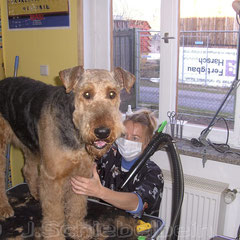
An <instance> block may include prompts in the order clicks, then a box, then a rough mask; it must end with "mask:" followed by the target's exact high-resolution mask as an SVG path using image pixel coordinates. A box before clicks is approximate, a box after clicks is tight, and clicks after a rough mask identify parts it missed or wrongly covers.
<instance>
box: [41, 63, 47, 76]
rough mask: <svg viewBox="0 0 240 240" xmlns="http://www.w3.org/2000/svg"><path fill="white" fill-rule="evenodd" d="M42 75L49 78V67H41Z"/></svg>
mask: <svg viewBox="0 0 240 240" xmlns="http://www.w3.org/2000/svg"><path fill="white" fill-rule="evenodd" d="M40 75H42V76H48V65H40Z"/></svg>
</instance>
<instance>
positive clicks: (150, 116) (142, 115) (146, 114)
mask: <svg viewBox="0 0 240 240" xmlns="http://www.w3.org/2000/svg"><path fill="white" fill-rule="evenodd" d="M127 121H132V122H134V123H140V124H142V125H143V126H145V127H146V134H147V136H146V140H147V141H150V139H151V138H152V136H153V133H154V130H155V129H156V127H157V118H156V117H155V116H154V112H152V111H150V110H148V109H141V110H138V111H135V112H134V113H133V114H131V115H128V116H126V119H125V120H124V123H126V122H127Z"/></svg>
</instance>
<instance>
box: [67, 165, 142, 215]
mask: <svg viewBox="0 0 240 240" xmlns="http://www.w3.org/2000/svg"><path fill="white" fill-rule="evenodd" d="M71 184H72V190H73V191H74V192H75V193H77V194H82V195H87V196H91V197H97V198H100V199H102V200H104V201H105V202H107V203H110V204H112V205H113V206H115V207H117V208H120V209H123V210H127V211H134V210H135V209H136V208H137V206H138V197H137V194H135V193H129V192H117V191H113V190H110V189H108V188H106V187H104V186H102V184H101V181H100V178H99V175H98V173H97V168H96V165H95V166H94V167H93V176H92V178H84V177H80V176H77V177H73V178H71Z"/></svg>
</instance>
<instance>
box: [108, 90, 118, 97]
mask: <svg viewBox="0 0 240 240" xmlns="http://www.w3.org/2000/svg"><path fill="white" fill-rule="evenodd" d="M116 95H117V94H116V93H115V92H114V91H111V92H109V98H110V99H114V98H115V97H116Z"/></svg>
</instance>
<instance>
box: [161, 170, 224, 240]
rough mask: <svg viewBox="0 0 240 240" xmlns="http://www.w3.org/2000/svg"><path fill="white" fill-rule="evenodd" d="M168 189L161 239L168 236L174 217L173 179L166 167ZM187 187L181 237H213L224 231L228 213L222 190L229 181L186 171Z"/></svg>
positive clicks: (206, 239) (202, 239)
mask: <svg viewBox="0 0 240 240" xmlns="http://www.w3.org/2000/svg"><path fill="white" fill-rule="evenodd" d="M163 174H164V180H165V183H164V191H163V199H162V203H161V207H160V213H159V216H160V218H161V219H163V221H164V222H165V228H164V230H163V231H162V233H161V235H160V237H159V239H162V240H164V239H166V235H167V232H168V227H169V225H170V219H171V204H172V181H171V175H170V172H169V171H166V170H163ZM184 182H185V191H184V200H183V206H182V214H181V222H180V229H179V239H180V240H194V239H196V240H209V239H210V238H211V237H213V236H215V235H217V234H222V232H221V230H222V229H223V228H222V227H223V226H222V225H221V222H222V220H223V219H224V215H225V204H224V202H223V198H222V192H223V191H224V190H225V189H226V188H228V184H226V183H222V182H217V181H213V180H209V179H204V178H199V177H194V176H190V175H184Z"/></svg>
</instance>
